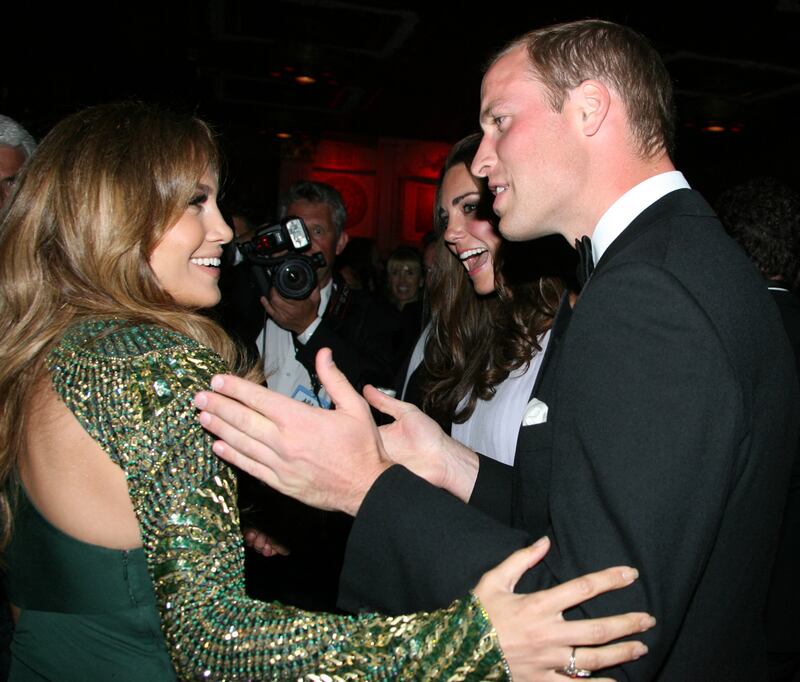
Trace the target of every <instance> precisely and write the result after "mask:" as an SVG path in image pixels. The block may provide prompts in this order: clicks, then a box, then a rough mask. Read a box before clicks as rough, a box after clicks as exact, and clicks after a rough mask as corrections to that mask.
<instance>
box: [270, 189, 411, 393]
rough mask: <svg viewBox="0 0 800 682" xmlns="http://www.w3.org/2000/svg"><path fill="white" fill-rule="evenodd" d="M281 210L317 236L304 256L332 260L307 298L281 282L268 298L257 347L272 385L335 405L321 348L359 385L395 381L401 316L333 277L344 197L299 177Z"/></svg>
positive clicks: (341, 238)
mask: <svg viewBox="0 0 800 682" xmlns="http://www.w3.org/2000/svg"><path fill="white" fill-rule="evenodd" d="M280 214H281V217H285V216H297V217H299V218H302V219H303V221H304V222H305V224H306V227H307V228H308V232H309V235H310V237H311V248H310V249H309V250H308V251H305V252H304V253H305V254H306V255H308V256H313V255H314V254H315V253H320V254H322V256H323V257H324V258H325V265H324V266H322V267H320V268H319V269H318V270H317V279H318V285H317V287H316V288H315V289H314V290H313V291H312V292H311V294H310V295H309V296H308V297H307V298H304V299H300V300H293V299H289V298H284V297H283V296H281V295H280V294H279V293H278V292H277V291H276V289H275V288H274V287H273V288H272V289H271V291H270V294H269V297H262V298H261V304H262V305H263V306H264V308H265V309H266V311H267V314H268V319H267V321H266V324H265V325H264V329H263V330H262V332H261V334H260V335H259V337H258V340H257V344H258V350H259V353H260V354H261V356H262V358H263V359H264V375H265V377H266V379H267V384H268V385H269V387H270V388H271V389H273V390H275V391H278V392H279V393H283V394H284V395H288V396H290V397H293V398H296V399H297V400H302V401H303V402H306V403H310V404H313V405H320V406H322V407H326V408H329V407H330V406H331V404H330V399H329V397H328V395H327V394H326V393H325V391H324V389H322V388H321V387H320V385H319V382H318V381H317V378H316V374H315V372H314V358H315V357H316V354H317V351H318V350H319V349H320V348H323V347H328V348H331V349H332V350H333V356H334V358H336V363H337V365H338V366H339V367H340V368H341V370H342V372H344V374H345V375H346V376H347V378H348V380H349V381H350V382H351V383H352V384H353V385H354V386H356V387H357V388H360V387H361V386H363V385H364V384H365V383H371V384H374V385H376V386H388V385H390V384H391V382H392V377H393V366H392V365H393V354H392V348H393V342H394V337H395V336H396V332H397V330H398V322H397V320H396V319H395V317H394V316H393V315H392V314H391V312H390V311H389V310H388V309H387V308H386V307H385V306H383V305H382V304H381V303H380V302H378V301H376V300H374V299H372V297H370V296H369V295H368V294H366V293H365V292H362V291H355V290H352V289H350V288H349V287H348V286H347V285H346V284H345V283H344V281H343V280H339V278H338V277H333V263H334V260H335V258H336V256H337V255H338V254H339V253H341V252H342V250H343V249H344V247H345V245H346V244H347V234H346V233H345V232H344V224H345V221H346V219H347V212H346V210H345V207H344V202H343V201H342V197H341V195H340V194H339V192H337V191H336V190H335V189H334V188H333V187H331V186H330V185H326V184H324V183H321V182H310V181H301V182H297V183H295V184H294V185H292V186H291V187H290V188H289V190H288V192H287V193H286V195H285V196H284V197H283V198H282V200H281V202H280Z"/></svg>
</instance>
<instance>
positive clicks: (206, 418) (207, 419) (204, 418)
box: [197, 412, 211, 426]
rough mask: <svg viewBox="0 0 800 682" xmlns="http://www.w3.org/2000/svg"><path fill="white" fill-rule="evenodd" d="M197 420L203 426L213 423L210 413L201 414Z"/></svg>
mask: <svg viewBox="0 0 800 682" xmlns="http://www.w3.org/2000/svg"><path fill="white" fill-rule="evenodd" d="M197 419H198V421H199V422H200V423H201V424H202V425H203V426H208V425H209V424H210V423H211V415H210V414H209V413H208V412H201V413H200V414H199V415H198V416H197Z"/></svg>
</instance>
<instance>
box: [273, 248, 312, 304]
mask: <svg viewBox="0 0 800 682" xmlns="http://www.w3.org/2000/svg"><path fill="white" fill-rule="evenodd" d="M273 284H274V286H275V288H276V289H277V290H278V293H279V294H280V295H281V296H283V297H284V298H293V299H302V298H307V297H308V295H309V294H310V293H311V292H312V291H313V290H314V287H315V286H317V274H316V272H314V269H313V268H312V267H311V264H310V263H309V262H308V261H307V260H300V259H294V258H292V259H289V260H287V261H286V262H285V263H283V264H282V265H281V266H280V267H278V268H277V269H276V271H275V272H274V279H273Z"/></svg>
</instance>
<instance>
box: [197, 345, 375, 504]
mask: <svg viewBox="0 0 800 682" xmlns="http://www.w3.org/2000/svg"><path fill="white" fill-rule="evenodd" d="M316 368H317V375H318V376H319V379H320V381H321V382H322V384H323V385H324V386H325V389H326V390H327V392H328V394H329V395H330V396H331V399H332V400H333V402H334V403H335V404H336V409H335V410H324V409H321V408H318V407H312V406H310V405H306V404H304V403H302V402H300V401H298V400H293V399H292V398H289V397H287V396H283V395H280V394H279V393H276V392H275V391H270V390H269V389H267V388H264V387H263V386H258V385H256V384H254V383H251V382H249V381H246V380H244V379H240V378H238V377H234V376H230V375H218V376H215V377H214V378H213V379H212V380H211V387H212V388H213V391H203V392H201V393H198V394H197V395H196V396H195V405H196V406H197V407H198V408H199V409H200V410H201V412H200V415H199V417H198V418H199V420H200V423H201V424H202V425H203V426H204V427H205V428H206V429H207V430H208V431H210V432H211V433H213V434H214V435H215V436H217V437H218V438H219V439H220V440H218V441H217V442H215V443H214V446H213V447H214V452H215V453H216V454H217V455H218V456H219V457H221V458H222V459H224V460H225V461H227V462H229V463H230V464H233V465H234V466H236V467H239V468H240V469H242V470H243V471H246V472H247V473H249V474H250V475H252V476H254V477H255V478H257V479H259V480H261V481H263V482H264V483H266V484H267V485H269V486H270V487H272V488H274V489H275V490H278V491H279V492H282V493H284V494H286V495H289V496H290V497H294V498H296V499H298V500H300V501H301V502H305V503H306V504H309V505H312V506H314V507H318V508H320V509H327V510H340V511H344V512H347V513H349V514H353V515H354V514H355V513H356V512H357V511H358V509H359V507H360V506H361V502H362V501H363V499H364V496H365V495H366V493H367V491H368V490H369V489H370V487H371V486H372V484H373V483H374V481H375V479H376V478H378V476H380V475H381V473H383V471H384V470H385V469H387V468H388V467H389V466H391V461H390V460H389V458H388V457H387V455H386V453H385V451H384V450H383V445H382V443H381V439H380V436H379V435H378V430H377V427H376V426H375V422H374V421H373V419H372V415H371V413H370V410H369V405H367V403H366V401H365V400H364V399H363V398H362V397H361V396H360V395H359V394H358V393H357V392H356V391H355V389H354V388H353V387H352V386H351V385H350V383H349V382H348V381H347V379H346V378H345V376H344V375H343V374H342V373H341V372H340V371H339V369H338V368H337V367H336V365H335V364H334V363H333V359H332V357H331V351H330V349H327V348H323V349H322V350H321V351H320V352H319V353H318V354H317V358H316Z"/></svg>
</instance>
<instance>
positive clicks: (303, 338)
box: [297, 316, 322, 346]
mask: <svg viewBox="0 0 800 682" xmlns="http://www.w3.org/2000/svg"><path fill="white" fill-rule="evenodd" d="M320 322H322V318H321V317H319V316H318V317H317V319H316V320H314V321H313V322H312V323H311V324H310V325H308V327H306V328H305V330H304V331H303V333H302V334H298V335H297V341H298V342H299V343H302V344H303V345H304V346H305V345H306V344H307V343H308V340H309V339H310V338H311V337H312V336H313V335H314V332H315V331H317V327H319V324H320Z"/></svg>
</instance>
